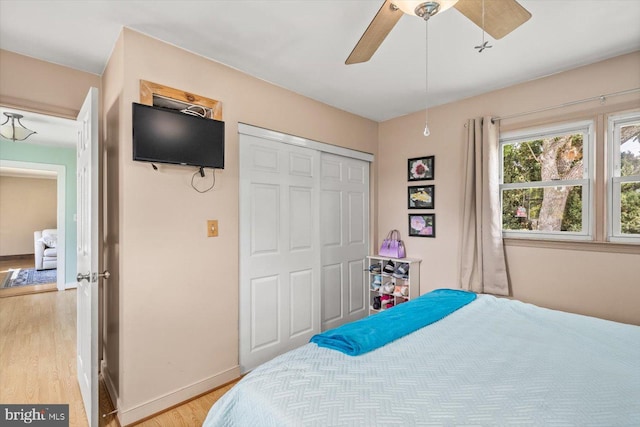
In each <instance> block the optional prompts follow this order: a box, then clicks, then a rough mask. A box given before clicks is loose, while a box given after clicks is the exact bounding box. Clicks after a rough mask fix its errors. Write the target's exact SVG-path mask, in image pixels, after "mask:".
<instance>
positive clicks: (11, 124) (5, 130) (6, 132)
mask: <svg viewBox="0 0 640 427" xmlns="http://www.w3.org/2000/svg"><path fill="white" fill-rule="evenodd" d="M4 115H5V116H7V120H5V122H4V123H2V125H0V135H2V137H3V138H6V139H10V140H11V141H24V140H25V139H27V138H29V137H30V136H31V135H33V134H34V133H37V132H35V131H32V130H31V129H28V128H26V127H25V126H24V125H23V124H22V123H21V122H20V119H21V118H22V117H23V115H22V114H16V113H4ZM16 122H18V125H17V126H16Z"/></svg>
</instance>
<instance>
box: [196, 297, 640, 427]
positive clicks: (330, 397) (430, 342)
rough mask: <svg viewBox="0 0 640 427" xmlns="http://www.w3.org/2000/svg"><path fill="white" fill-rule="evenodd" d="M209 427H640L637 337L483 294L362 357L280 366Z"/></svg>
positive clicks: (327, 355)
mask: <svg viewBox="0 0 640 427" xmlns="http://www.w3.org/2000/svg"><path fill="white" fill-rule="evenodd" d="M204 425H205V426H207V427H212V426H238V427H245V426H246V427H256V426H302V425H305V426H306V425H310V426H339V425H340V426H387V425H402V426H417V425H420V426H499V425H501V426H513V425H523V426H581V427H582V426H607V427H609V426H640V327H638V326H631V325H624V324H620V323H615V322H609V321H605V320H600V319H595V318H591V317H585V316H578V315H574V314H568V313H563V312H559V311H553V310H547V309H543V308H539V307H536V306H533V305H529V304H524V303H521V302H517V301H509V300H506V299H498V298H495V297H491V296H487V295H481V296H479V297H478V299H477V300H476V301H474V302H472V303H471V304H469V305H467V306H465V307H463V308H462V309H460V310H458V311H457V312H455V313H453V314H451V315H450V316H448V317H446V318H445V319H443V320H441V321H439V322H436V323H435V324H433V325H430V326H427V327H425V328H423V329H420V330H418V331H417V332H414V333H413V334H410V335H409V336H406V337H404V338H402V339H400V340H397V341H395V342H394V343H391V344H389V345H386V346H384V347H382V348H380V349H378V350H375V351H372V352H370V353H367V354H365V355H362V356H357V357H351V356H346V355H344V354H342V353H339V352H337V351H333V350H328V349H324V348H319V347H317V346H316V345H315V344H307V345H305V346H303V347H301V348H299V349H296V350H293V351H291V352H289V353H286V354H284V355H282V356H279V357H277V358H275V359H273V360H271V361H270V362H268V363H265V364H264V365H262V366H260V367H259V368H257V369H255V370H254V371H253V372H251V373H250V374H249V375H247V376H246V377H245V378H244V379H243V380H242V381H240V382H239V383H238V384H237V385H236V386H235V387H234V388H233V389H232V390H230V391H229V392H228V393H227V394H225V395H224V396H223V397H222V398H221V399H220V400H219V401H218V402H217V403H216V404H215V405H214V406H213V408H212V409H211V411H210V412H209V415H208V416H207V419H206V420H205V423H204Z"/></svg>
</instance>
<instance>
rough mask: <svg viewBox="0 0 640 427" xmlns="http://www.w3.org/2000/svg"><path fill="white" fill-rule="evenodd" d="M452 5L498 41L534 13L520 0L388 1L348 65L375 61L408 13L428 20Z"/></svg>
mask: <svg viewBox="0 0 640 427" xmlns="http://www.w3.org/2000/svg"><path fill="white" fill-rule="evenodd" d="M485 3H486V4H485ZM452 6H453V7H454V8H456V9H457V10H458V11H459V12H460V13H462V14H463V15H464V16H466V17H467V18H469V19H470V20H471V21H473V23H474V24H476V25H477V26H479V27H481V28H482V29H483V30H484V31H486V32H487V33H489V35H491V37H493V38H494V39H496V40H498V39H501V38H502V37H504V36H506V35H507V34H509V33H510V32H511V31H513V30H515V29H516V28H518V27H519V26H520V25H522V24H524V23H525V22H526V21H528V20H529V18H531V13H529V11H528V10H527V9H525V8H524V7H522V6H521V5H520V4H519V3H518V2H517V1H516V0H434V1H424V0H418V1H411V0H385V2H384V4H383V5H382V7H381V8H380V10H379V11H378V13H377V14H376V16H375V17H374V18H373V20H372V21H371V23H370V24H369V26H368V27H367V29H366V30H365V32H364V34H363V35H362V37H360V40H359V41H358V43H357V44H356V47H354V48H353V51H352V52H351V54H350V55H349V57H348V58H347V60H346V61H345V64H347V65H349V64H357V63H360V62H366V61H368V60H369V59H371V57H372V56H373V54H374V53H375V52H376V50H377V49H378V47H380V45H381V44H382V42H383V41H384V39H385V38H386V37H387V35H388V34H389V33H390V32H391V30H392V29H393V27H394V26H395V25H396V23H397V22H398V20H399V19H400V17H401V16H402V15H403V14H404V13H406V14H407V15H414V16H418V17H420V18H423V19H424V20H425V21H426V20H428V19H429V18H430V17H432V16H433V15H435V14H436V13H438V12H442V11H444V10H446V9H449V8H450V7H452ZM483 22H484V24H483Z"/></svg>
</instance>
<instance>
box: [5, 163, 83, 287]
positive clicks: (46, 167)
mask: <svg viewBox="0 0 640 427" xmlns="http://www.w3.org/2000/svg"><path fill="white" fill-rule="evenodd" d="M0 167H10V168H21V169H31V170H41V171H53V172H55V173H56V175H57V177H56V193H57V194H56V202H57V208H56V210H57V212H56V222H57V228H58V251H57V252H58V255H57V274H56V285H57V287H58V290H59V291H64V290H65V289H70V288H73V287H75V284H69V286H67V283H66V277H65V276H66V271H67V270H66V256H65V255H66V247H67V241H66V237H67V236H66V224H65V221H66V218H67V215H66V200H65V199H66V176H65V173H66V169H67V168H66V166H65V165H55V164H48V163H34V162H25V161H18V160H4V159H0ZM34 231H35V230H34Z"/></svg>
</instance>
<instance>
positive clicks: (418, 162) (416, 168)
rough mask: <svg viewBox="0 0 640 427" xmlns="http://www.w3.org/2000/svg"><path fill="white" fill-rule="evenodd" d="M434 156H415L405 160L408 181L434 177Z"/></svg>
mask: <svg viewBox="0 0 640 427" xmlns="http://www.w3.org/2000/svg"><path fill="white" fill-rule="evenodd" d="M435 157H436V156H425V157H415V158H413V159H409V160H408V162H407V176H408V180H409V181H425V180H430V179H434V176H435V167H436V159H435Z"/></svg>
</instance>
